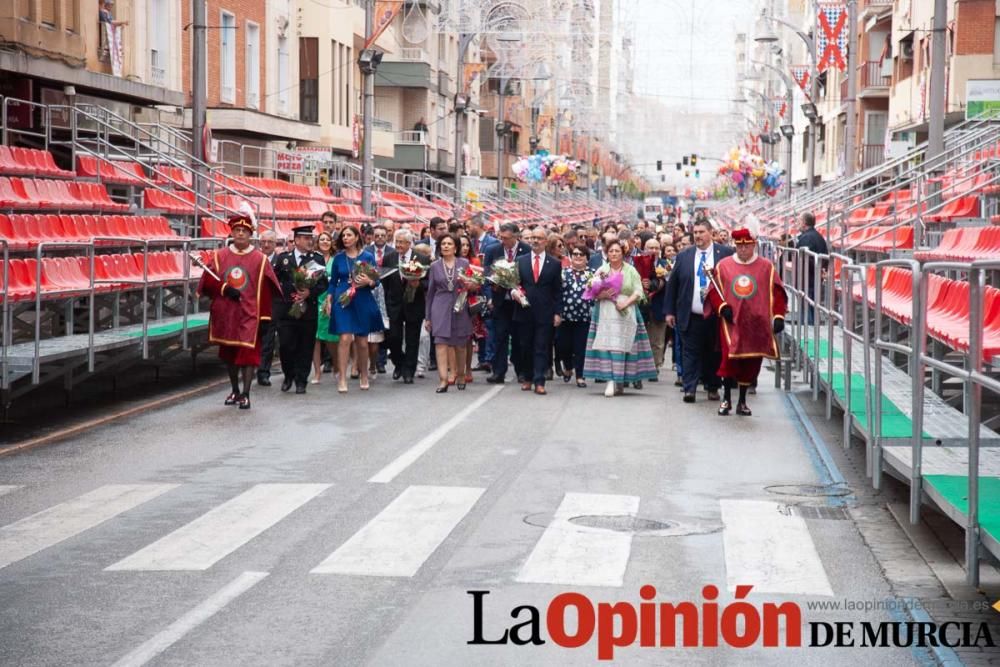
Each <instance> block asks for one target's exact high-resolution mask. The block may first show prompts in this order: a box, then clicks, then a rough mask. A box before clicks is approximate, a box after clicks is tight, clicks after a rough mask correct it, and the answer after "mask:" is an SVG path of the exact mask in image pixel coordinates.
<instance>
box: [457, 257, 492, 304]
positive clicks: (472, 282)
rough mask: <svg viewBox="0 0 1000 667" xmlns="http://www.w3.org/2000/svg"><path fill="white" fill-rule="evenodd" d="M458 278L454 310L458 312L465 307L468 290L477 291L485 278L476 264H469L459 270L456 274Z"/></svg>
mask: <svg viewBox="0 0 1000 667" xmlns="http://www.w3.org/2000/svg"><path fill="white" fill-rule="evenodd" d="M457 278H458V294H457V295H456V297H455V312H456V313H460V312H462V309H463V308H465V304H466V303H467V302H468V300H469V292H475V291H478V290H479V288H480V287H482V286H483V283H484V282H485V280H486V279H485V278H484V276H483V270H482V269H481V268H479V267H478V266H472V265H471V264H470V265H469V266H467V267H465V269H464V270H463V271H462V272H460V273H459V274H458V276H457Z"/></svg>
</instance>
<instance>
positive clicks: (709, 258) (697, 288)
mask: <svg viewBox="0 0 1000 667" xmlns="http://www.w3.org/2000/svg"><path fill="white" fill-rule="evenodd" d="M702 252H704V253H705V270H706V271H707V270H708V269H711V268H713V267H715V244H712V245H709V246H708V247H707V248H705V250H704V251H702V250H701V249H699V248H697V247H695V249H694V289H693V290H691V292H692V294H691V312H692V313H695V314H697V315H704V314H705V304H704V303H703V302H702V300H701V285H700V283H699V282H698V265H699V264H701V253H702Z"/></svg>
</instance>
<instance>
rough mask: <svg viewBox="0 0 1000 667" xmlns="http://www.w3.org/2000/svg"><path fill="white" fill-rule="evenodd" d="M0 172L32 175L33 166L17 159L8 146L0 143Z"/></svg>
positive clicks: (14, 174) (12, 174)
mask: <svg viewBox="0 0 1000 667" xmlns="http://www.w3.org/2000/svg"><path fill="white" fill-rule="evenodd" d="M0 174H9V175H11V176H34V175H35V167H34V166H33V165H28V164H22V163H21V162H20V161H18V159H17V157H16V156H15V154H14V151H13V150H12V149H11V147H10V146H4V145H2V144H0Z"/></svg>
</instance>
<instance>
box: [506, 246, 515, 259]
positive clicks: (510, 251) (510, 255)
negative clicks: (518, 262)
mask: <svg viewBox="0 0 1000 667" xmlns="http://www.w3.org/2000/svg"><path fill="white" fill-rule="evenodd" d="M507 261H508V262H513V261H514V249H513V248H507Z"/></svg>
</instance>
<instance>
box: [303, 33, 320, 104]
mask: <svg viewBox="0 0 1000 667" xmlns="http://www.w3.org/2000/svg"><path fill="white" fill-rule="evenodd" d="M299 114H300V116H301V118H302V120H304V121H306V122H307V123H318V122H319V40H318V39H317V38H316V37H300V38H299Z"/></svg>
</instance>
